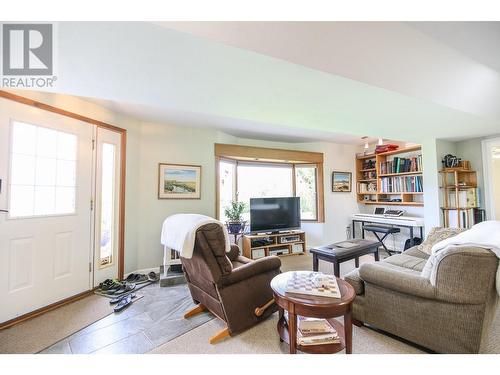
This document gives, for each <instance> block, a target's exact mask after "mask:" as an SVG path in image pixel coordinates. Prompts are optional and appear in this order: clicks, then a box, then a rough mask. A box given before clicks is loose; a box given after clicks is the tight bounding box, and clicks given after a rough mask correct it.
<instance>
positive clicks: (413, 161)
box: [380, 155, 422, 174]
mask: <svg viewBox="0 0 500 375" xmlns="http://www.w3.org/2000/svg"><path fill="white" fill-rule="evenodd" d="M420 171H422V155H418V156H414V157H411V158H399V157H394V158H393V159H392V160H389V161H385V162H381V163H380V174H391V173H406V172H420Z"/></svg>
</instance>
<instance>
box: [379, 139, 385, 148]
mask: <svg viewBox="0 0 500 375" xmlns="http://www.w3.org/2000/svg"><path fill="white" fill-rule="evenodd" d="M383 144H384V140H383V139H382V138H379V139H378V145H379V146H382V145H383Z"/></svg>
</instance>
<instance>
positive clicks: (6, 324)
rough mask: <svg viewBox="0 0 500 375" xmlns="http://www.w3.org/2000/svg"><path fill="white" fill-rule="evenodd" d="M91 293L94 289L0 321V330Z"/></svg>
mask: <svg viewBox="0 0 500 375" xmlns="http://www.w3.org/2000/svg"><path fill="white" fill-rule="evenodd" d="M92 293H94V289H91V290H87V291H85V292H82V293H78V294H76V295H74V296H71V297H68V298H65V299H63V300H61V301H57V302H54V303H52V304H50V305H47V306H44V307H41V308H39V309H36V310H34V311H31V312H29V313H27V314H24V315H21V316H18V317H17V318H14V319H11V320H7V321H5V322H3V323H0V331H1V330H3V329H6V328H9V327H12V326H15V325H16V324H19V323H22V322H25V321H27V320H30V319H33V318H35V317H37V316H40V315H42V314H45V313H47V312H49V311H52V310H55V309H57V308H58V307H61V306H64V305H67V304H69V303H71V302H75V301H78V300H80V299H82V298H85V297H87V296H90V295H91V294H92Z"/></svg>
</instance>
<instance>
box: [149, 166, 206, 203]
mask: <svg viewBox="0 0 500 375" xmlns="http://www.w3.org/2000/svg"><path fill="white" fill-rule="evenodd" d="M200 198H201V166H199V165H184V164H165V163H160V164H159V166H158V199H200Z"/></svg>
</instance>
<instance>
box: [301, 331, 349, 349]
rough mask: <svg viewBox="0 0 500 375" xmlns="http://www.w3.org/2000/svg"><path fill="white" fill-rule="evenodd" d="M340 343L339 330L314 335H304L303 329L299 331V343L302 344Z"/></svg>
mask: <svg viewBox="0 0 500 375" xmlns="http://www.w3.org/2000/svg"><path fill="white" fill-rule="evenodd" d="M338 343H340V336H339V335H338V333H337V332H334V333H319V334H313V335H304V334H303V333H302V332H301V331H297V344H298V345H302V346H310V345H327V344H338Z"/></svg>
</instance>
